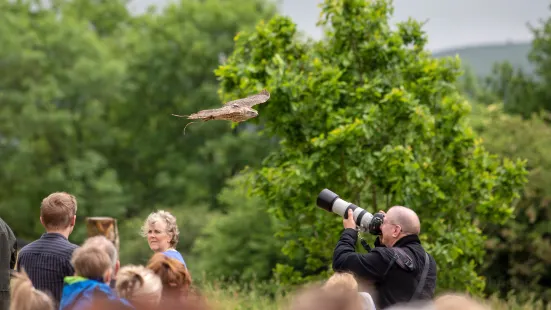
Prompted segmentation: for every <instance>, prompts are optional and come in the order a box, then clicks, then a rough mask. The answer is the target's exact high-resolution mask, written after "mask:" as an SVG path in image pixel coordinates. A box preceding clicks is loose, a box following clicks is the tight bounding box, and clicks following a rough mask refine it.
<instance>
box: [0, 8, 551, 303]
mask: <svg viewBox="0 0 551 310" xmlns="http://www.w3.org/2000/svg"><path fill="white" fill-rule="evenodd" d="M50 3H51V4H52V6H49V7H47V6H44V5H43V4H41V1H34V0H18V1H7V0H0V47H1V48H0V72H2V74H1V75H0V165H1V166H0V167H1V169H0V217H2V218H3V219H4V220H6V221H7V222H8V223H9V224H10V226H11V227H12V228H13V229H14V231H15V232H16V234H17V236H18V237H20V238H23V239H26V240H29V241H30V240H33V239H34V238H37V237H38V236H39V235H40V234H41V233H42V232H43V228H42V227H41V225H40V224H39V221H38V208H39V204H40V201H41V199H42V198H44V197H45V196H46V195H48V194H49V193H51V192H53V191H61V190H64V191H68V192H71V193H73V194H75V195H76V196H77V198H78V201H79V211H78V216H79V222H78V225H77V229H76V231H75V233H74V234H73V235H71V241H73V242H76V243H80V242H82V240H83V239H84V238H85V233H84V229H83V225H82V218H83V217H85V216H91V215H93V216H114V217H117V218H118V219H119V230H120V233H121V258H122V260H123V263H143V262H145V261H146V260H147V258H148V257H149V255H150V254H151V251H150V250H149V248H148V247H147V244H146V242H145V240H144V239H143V238H140V237H138V230H139V226H140V225H141V224H142V221H143V219H144V218H145V216H146V215H147V214H148V213H149V212H151V211H153V210H156V209H167V210H170V211H172V212H173V213H174V214H175V215H176V216H177V218H178V222H179V225H180V230H181V234H182V237H181V238H180V240H181V242H180V244H179V246H178V248H179V250H181V251H183V252H184V256H185V257H186V261H188V264H189V265H190V267H191V269H192V273H193V275H194V277H195V278H196V279H198V280H200V278H201V276H202V274H203V272H204V273H205V275H206V276H207V279H209V280H212V279H215V278H223V279H225V280H227V279H231V280H235V281H237V282H238V283H239V284H240V285H243V283H251V282H256V283H258V281H259V280H271V279H275V280H276V281H280V282H278V285H281V284H289V283H301V282H304V281H308V280H309V279H313V278H321V277H323V276H325V275H326V274H327V273H329V272H331V271H330V269H329V266H330V259H331V255H330V254H331V251H332V249H333V247H334V244H335V241H336V240H337V238H338V235H339V232H340V230H341V227H342V226H341V225H342V224H341V220H340V219H339V218H338V216H335V215H334V214H329V213H326V212H324V211H322V210H321V209H319V208H317V207H316V206H315V198H316V195H317V194H318V193H319V191H320V190H321V189H323V188H330V189H332V190H334V191H335V192H337V193H338V194H340V195H341V197H342V198H344V199H347V200H349V201H352V202H355V203H357V204H359V205H361V206H362V207H364V208H366V209H368V210H369V211H371V212H375V211H377V210H378V209H386V208H388V206H390V205H392V204H405V205H408V206H411V207H413V208H414V209H415V210H416V211H417V212H418V213H419V214H420V215H421V218H422V225H423V242H424V243H425V244H426V245H427V246H428V248H429V250H430V251H431V253H433V254H434V255H435V256H436V258H437V259H438V262H439V264H440V266H441V269H440V282H439V285H440V287H439V288H440V289H448V288H451V289H461V290H462V289H464V288H466V289H468V290H470V291H472V292H480V291H481V290H482V288H483V286H484V284H486V292H488V293H494V292H499V293H501V294H502V296H504V295H506V294H507V293H509V292H510V291H511V290H514V293H515V294H517V295H518V296H522V295H525V293H534V294H536V295H537V297H541V298H543V299H546V300H551V274H549V270H550V267H551V261H550V259H549V257H551V255H550V254H551V243H550V242H551V241H550V239H551V231H550V228H549V227H551V225H550V223H549V221H550V218H551V214H550V212H549V210H550V209H549V201H551V198H550V195H551V194H550V193H549V188H550V185H551V184H549V183H550V180H551V174H550V172H549V171H550V167H549V165H550V163H548V160H547V156H546V155H547V147H549V145H550V143H551V141H549V139H550V138H549V137H550V134H551V131H550V130H551V129H550V127H549V117H548V116H547V115H546V113H541V115H533V114H534V113H535V112H549V111H550V110H551V108H550V106H549V102H551V101H550V100H549V99H548V98H549V96H550V95H551V93H550V89H551V88H550V86H551V85H550V84H549V83H550V81H551V71H550V68H551V67H550V66H551V57H550V55H551V54H550V51H551V31H550V29H551V27H549V25H551V21H549V20H548V21H544V23H543V24H542V25H541V26H540V27H538V28H534V29H533V31H534V34H535V38H534V41H533V44H532V53H531V56H530V60H531V62H532V64H533V65H534V67H535V68H536V71H535V72H536V75H534V76H531V75H529V74H527V73H526V72H523V71H522V70H518V69H516V68H514V67H512V66H511V65H509V64H507V63H504V64H496V67H495V70H494V74H493V75H492V76H490V77H488V78H487V79H483V80H478V79H475V78H474V77H473V76H472V75H471V74H469V73H467V74H466V75H464V79H462V80H461V84H460V85H459V90H460V91H461V92H458V91H457V88H456V84H457V82H458V81H457V77H458V76H459V75H460V74H461V72H460V71H459V69H458V68H459V64H458V63H457V62H456V61H454V60H452V59H440V60H439V59H434V58H432V57H431V56H430V53H428V52H427V51H426V50H425V45H424V44H425V42H426V40H428V39H429V38H427V37H426V35H425V34H424V33H423V32H422V30H421V26H420V24H419V23H417V22H414V21H408V22H404V23H401V24H399V25H398V27H397V29H396V30H391V29H390V25H389V22H388V20H389V16H390V15H391V14H392V8H391V3H390V2H389V1H382V0H377V1H370V2H368V1H352V0H346V1H345V0H338V1H325V2H324V4H323V15H322V20H321V24H322V26H324V27H326V29H327V30H326V33H325V34H326V35H325V39H324V40H323V41H320V42H313V41H309V40H307V39H306V38H305V37H303V36H302V35H301V34H299V33H298V31H297V29H296V25H295V24H294V23H293V22H292V21H291V20H289V19H287V18H283V17H275V18H272V16H273V13H274V6H273V5H272V4H269V3H268V2H267V1H262V0H243V1H236V0H232V1H227V0H226V1H222V0H204V1H201V0H182V1H178V2H175V3H173V4H170V5H168V6H166V7H165V8H163V9H161V10H157V11H155V10H151V11H148V12H145V13H143V14H138V15H136V14H134V15H133V14H130V11H129V10H128V8H127V3H126V1H123V0H111V1H105V0H56V1H50ZM259 21H262V22H260V23H259ZM254 25H256V28H254ZM329 25H330V26H329ZM236 34H237V36H236ZM234 37H235V42H234ZM226 57H229V58H228V59H227V60H226ZM225 61H227V63H224V62H225ZM216 69H218V70H217V71H216V74H215V70H216ZM216 75H218V77H219V78H220V81H218V80H217V76H216ZM264 87H266V88H268V89H269V90H270V92H271V94H272V98H271V99H270V101H269V102H268V103H266V104H264V105H261V106H257V107H256V108H258V109H259V111H260V115H259V117H258V118H257V119H254V120H251V121H249V122H247V124H245V125H243V124H242V125H239V126H232V125H231V124H229V123H225V122H208V123H204V124H193V125H191V126H189V127H188V128H187V129H186V135H183V128H184V126H185V125H186V124H187V121H186V120H184V119H179V118H174V117H172V116H170V114H171V113H177V114H189V113H191V112H195V111H197V110H199V109H204V108H212V107H217V106H220V104H221V101H223V100H229V99H235V98H236V97H241V96H246V95H249V94H251V93H254V92H256V91H259V90H260V89H262V88H264ZM217 90H220V92H219V94H217V93H216V91H217ZM465 98H468V99H469V100H470V101H472V102H471V103H470V104H469V103H467V102H465V100H464V99H465ZM471 107H472V108H473V110H472V111H470V109H471ZM479 137H480V138H481V139H478V138H479ZM278 142H281V143H278ZM272 151H276V152H275V153H273V154H272V156H270V157H267V156H268V155H269V154H271V152H272ZM491 154H496V155H499V157H494V156H492V155H491ZM500 157H504V158H505V159H503V160H501V159H500ZM518 158H521V159H526V160H527V162H526V170H527V171H528V175H527V180H528V182H527V183H524V180H523V179H524V177H523V175H524V164H523V163H522V162H519V161H517V159H518ZM261 163H263V164H262V166H260V164H261ZM245 167H250V169H249V170H247V171H245V172H244V173H243V174H240V173H239V172H240V171H242V170H243V168H245ZM234 176H237V177H235V178H233V177H234ZM517 192H520V196H519V198H520V199H518V200H515V199H514V198H515V197H516V195H515V193H517ZM513 207H515V208H513ZM510 215H513V216H512V217H511V216H510ZM481 232H482V234H481ZM365 237H366V238H370V237H369V236H365ZM369 241H372V239H371V240H369ZM274 272H275V273H274ZM480 275H483V276H484V277H480ZM282 287H283V285H281V286H278V287H276V288H274V289H273V290H270V291H267V290H266V288H264V287H263V288H262V289H261V290H257V291H256V292H257V293H258V292H263V293H268V292H269V293H273V292H275V290H276V289H281V288H282Z"/></svg>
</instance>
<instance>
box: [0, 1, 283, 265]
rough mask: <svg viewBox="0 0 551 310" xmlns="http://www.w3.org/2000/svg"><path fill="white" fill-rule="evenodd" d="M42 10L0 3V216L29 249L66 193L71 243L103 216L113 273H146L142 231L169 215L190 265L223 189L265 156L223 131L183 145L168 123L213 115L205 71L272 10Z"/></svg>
mask: <svg viewBox="0 0 551 310" xmlns="http://www.w3.org/2000/svg"><path fill="white" fill-rule="evenodd" d="M38 2H39V1H7V0H0V46H1V47H2V48H0V68H1V69H0V70H1V72H3V74H1V75H0V102H1V104H0V162H1V164H2V169H0V216H1V217H2V218H3V219H4V220H6V221H7V222H8V223H9V224H10V226H11V227H12V228H13V229H14V231H15V232H16V234H17V236H18V237H19V238H22V239H27V240H33V239H34V238H36V237H38V236H39V235H40V233H42V231H43V228H42V227H41V225H40V222H39V221H38V214H39V213H38V212H39V206H40V201H41V200H42V198H44V197H46V196H47V195H48V194H49V193H51V192H54V191H68V192H70V193H73V194H74V195H76V196H77V198H78V203H79V204H78V206H79V209H78V216H79V222H78V225H77V229H76V231H75V233H74V234H73V235H71V240H72V241H73V242H77V243H80V242H81V241H82V240H83V238H84V237H85V235H84V234H85V231H84V227H83V225H82V223H83V222H82V219H83V217H85V216H91V215H93V216H113V217H116V218H118V219H119V221H120V223H119V226H120V230H121V238H122V240H121V244H122V245H123V246H122V249H121V251H122V253H121V257H122V258H123V261H125V262H143V261H145V260H147V258H148V257H149V255H150V254H151V252H150V250H149V248H148V246H147V243H146V242H145V240H144V239H143V238H137V236H138V232H139V227H140V225H141V222H142V221H143V220H144V218H145V216H146V215H147V213H149V212H151V211H153V210H155V209H168V210H171V211H173V212H174V213H175V214H176V215H177V216H178V220H179V223H180V225H181V227H182V228H181V230H182V238H181V240H182V242H181V243H180V245H179V249H180V250H183V251H184V253H185V254H186V256H187V254H188V253H189V252H190V250H191V247H192V245H193V242H194V239H195V237H196V236H197V235H199V234H200V232H201V229H202V228H203V227H204V226H206V224H207V223H208V221H209V219H210V217H209V212H211V211H212V210H217V209H220V208H221V206H219V204H218V200H217V194H218V193H219V192H220V190H221V189H222V188H223V187H224V185H225V181H226V179H228V178H229V177H231V176H233V175H235V174H236V173H237V172H239V171H240V170H241V169H242V168H243V167H245V166H255V165H257V164H258V163H260V161H261V160H262V159H263V158H264V157H265V156H266V154H268V153H269V151H270V148H271V146H273V145H274V144H273V142H272V141H271V140H267V139H264V138H263V137H261V136H259V135H257V134H255V133H254V128H248V129H247V128H245V127H243V126H239V127H237V128H233V129H232V127H231V124H229V123H226V122H209V123H205V124H194V125H192V126H190V127H188V128H187V132H186V135H183V128H184V126H185V125H186V124H187V121H186V120H185V119H181V118H176V117H173V116H171V113H177V114H189V113H190V112H194V111H196V110H199V109H204V108H211V107H216V106H219V105H220V98H219V97H218V95H217V93H216V90H217V87H218V82H217V81H216V76H215V75H214V73H213V70H214V69H215V68H217V66H218V65H219V64H220V61H221V60H222V57H221V56H223V55H224V54H229V53H230V52H231V49H232V48H233V37H234V35H235V33H236V32H238V31H240V30H242V29H246V28H247V27H251V26H253V25H254V24H255V23H256V22H257V21H258V19H259V18H263V17H269V16H271V14H273V12H274V7H273V5H271V4H267V3H265V2H262V1H259V0H245V1H218V0H208V1H199V0H197V1H188V0H186V1H181V2H177V3H173V4H170V5H168V6H167V7H165V8H163V9H162V10H159V11H158V12H154V11H151V12H146V13H144V14H141V15H131V14H130V13H129V12H128V9H127V8H126V6H125V5H126V2H125V1H124V2H123V1H114V0H113V1H90V0H74V1H54V2H53V4H54V5H53V6H50V7H45V6H41V5H40V4H39V3H38ZM106 16H110V17H113V19H106V18H105V17H106ZM249 127H250V126H249ZM251 129H252V130H251ZM192 261H193V260H192ZM191 265H192V266H193V264H191Z"/></svg>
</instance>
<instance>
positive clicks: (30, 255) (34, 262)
mask: <svg viewBox="0 0 551 310" xmlns="http://www.w3.org/2000/svg"><path fill="white" fill-rule="evenodd" d="M76 248H78V246H77V245H76V244H73V243H71V242H69V240H67V238H66V237H65V236H63V235H61V234H58V233H45V234H43V235H42V237H40V239H38V240H35V241H33V242H31V243H29V244H27V245H26V246H25V247H23V248H22V249H21V250H20V251H19V259H18V260H17V271H21V270H22V269H24V270H25V271H26V272H27V274H28V275H29V278H30V279H31V282H32V283H33V286H34V287H35V288H36V289H37V290H41V291H43V292H46V293H49V294H51V296H52V299H53V301H54V303H56V305H57V304H59V300H60V299H61V293H62V291H63V279H64V278H65V277H67V276H72V275H74V273H75V270H74V268H73V266H72V265H71V257H72V255H73V251H74V250H75V249H76Z"/></svg>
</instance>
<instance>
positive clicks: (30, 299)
mask: <svg viewBox="0 0 551 310" xmlns="http://www.w3.org/2000/svg"><path fill="white" fill-rule="evenodd" d="M10 291H11V293H10V294H11V303H10V309H11V310H54V303H53V301H52V299H51V298H50V296H48V295H47V294H46V293H44V292H42V291H39V290H37V289H35V288H34V287H33V284H32V282H31V280H30V279H29V276H28V275H27V273H26V272H25V271H24V270H22V271H21V272H16V273H14V278H13V279H12V280H11V289H10Z"/></svg>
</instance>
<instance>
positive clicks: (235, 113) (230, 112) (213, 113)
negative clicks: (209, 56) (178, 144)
mask: <svg viewBox="0 0 551 310" xmlns="http://www.w3.org/2000/svg"><path fill="white" fill-rule="evenodd" d="M268 99H270V93H269V92H268V91H267V90H266V89H264V90H262V91H261V92H260V93H258V94H256V95H252V96H249V97H246V98H241V99H236V100H232V101H229V102H227V103H226V104H224V106H222V107H221V108H218V109H209V110H201V111H199V112H197V113H193V114H191V115H187V116H186V115H177V114H172V115H174V116H177V117H187V119H196V120H201V121H203V122H207V121H211V120H224V121H232V122H236V123H239V122H243V121H246V120H248V119H251V118H253V117H257V116H258V112H257V111H256V110H254V109H252V107H253V106H255V105H257V104H261V103H264V102H266V101H268ZM192 123H193V122H191V123H189V124H192ZM189 124H188V125H189ZM186 127H187V125H186ZM184 130H185V128H184Z"/></svg>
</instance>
